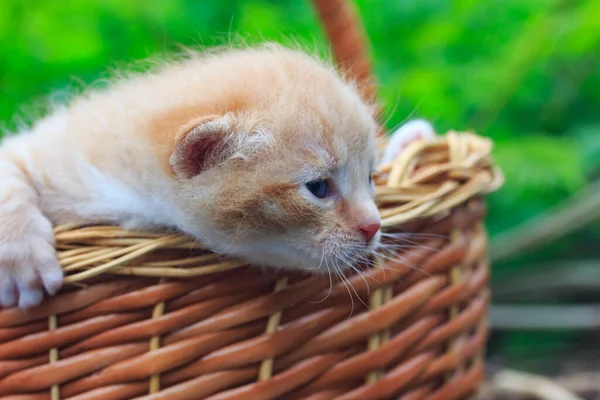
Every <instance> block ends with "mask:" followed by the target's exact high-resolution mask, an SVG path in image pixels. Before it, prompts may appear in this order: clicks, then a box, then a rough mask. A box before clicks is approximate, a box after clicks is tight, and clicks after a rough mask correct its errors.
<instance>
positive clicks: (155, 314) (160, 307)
mask: <svg viewBox="0 0 600 400" xmlns="http://www.w3.org/2000/svg"><path fill="white" fill-rule="evenodd" d="M164 282H165V279H164V278H161V279H160V281H159V283H164ZM164 313H165V302H164V301H161V302H160V303H157V304H156V306H154V309H153V310H152V319H157V318H160V317H162V316H163V315H164ZM149 347H150V351H156V350H158V349H159V348H160V336H158V335H157V336H152V339H150V346H149ZM159 391H160V374H154V375H152V376H151V377H150V384H149V393H150V394H152V393H158V392H159Z"/></svg>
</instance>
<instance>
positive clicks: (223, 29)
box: [0, 0, 600, 355]
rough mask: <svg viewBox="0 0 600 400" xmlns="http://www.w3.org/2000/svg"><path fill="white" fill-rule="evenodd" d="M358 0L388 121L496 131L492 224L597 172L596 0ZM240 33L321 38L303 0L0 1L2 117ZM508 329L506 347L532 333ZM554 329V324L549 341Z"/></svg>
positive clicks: (592, 252)
mask: <svg viewBox="0 0 600 400" xmlns="http://www.w3.org/2000/svg"><path fill="white" fill-rule="evenodd" d="M356 3H357V7H358V10H359V12H360V14H361V16H362V18H363V20H364V23H365V25H366V29H367V32H368V36H369V38H370V40H371V43H372V53H373V58H374V63H375V67H376V72H377V76H378V78H379V80H380V82H381V83H382V88H381V99H382V101H383V103H384V104H385V106H386V108H387V110H388V113H389V122H388V124H389V126H390V127H393V126H395V125H397V124H399V123H401V122H402V121H404V120H405V119H406V118H409V117H424V118H427V119H430V120H432V121H433V122H434V124H435V126H436V128H437V129H438V131H440V132H444V131H446V130H448V129H459V130H461V129H474V130H475V131H477V132H478V133H480V134H483V135H487V136H489V137H491V138H493V139H494V140H495V141H496V152H495V157H496V160H497V162H498V164H499V165H500V166H501V167H502V168H503V170H504V171H505V174H506V177H507V183H506V185H505V187H504V188H503V190H501V191H500V192H498V193H496V194H494V195H492V196H491V197H490V201H489V207H490V215H489V218H488V226H489V229H490V232H491V234H492V235H495V234H497V233H499V232H503V231H505V230H507V229H509V228H511V227H513V226H515V225H517V224H519V223H520V222H522V221H524V220H526V219H529V218H531V217H533V216H535V215H538V214H539V213H541V212H543V211H544V210H547V209H548V208H549V207H551V206H553V205H555V204H557V203H559V202H561V201H562V200H564V199H565V198H567V197H569V196H570V195H572V194H573V193H575V192H576V191H577V190H579V189H580V188H582V187H584V186H585V185H586V183H587V182H589V181H591V180H593V179H596V178H597V177H598V176H599V175H600V134H598V130H599V128H600V113H599V112H600V106H599V105H600V90H598V88H600V68H598V65H600V64H599V61H600V51H599V50H600V19H599V18H598V15H600V2H598V1H596V0H587V1H584V0H579V1H566V0H530V1H522V0H502V1H488V2H481V1H476V0H454V1H445V0H403V1H397V0H359V1H357V2H356ZM236 35H240V36H242V37H248V38H250V39H251V40H254V41H256V40H261V39H266V40H287V39H286V38H288V39H289V38H291V39H294V40H298V41H300V42H301V43H306V44H308V45H309V47H315V46H316V47H317V48H319V49H324V50H325V49H327V43H326V41H325V39H324V35H323V33H322V31H321V27H320V25H319V22H318V21H317V19H316V16H315V14H314V12H313V9H312V7H311V5H310V3H309V2H308V1H307V0H278V1H275V0H271V1H266V0H221V1H220V2H208V1H198V0H169V1H165V0H147V1H144V2H133V1H124V0H78V1H71V2H67V1H64V2H58V1H53V0H37V1H36V2H31V1H27V0H10V1H3V2H0V93H1V95H0V123H2V124H3V125H4V126H5V127H6V128H8V129H9V130H10V129H12V130H14V129H16V127H17V126H18V125H19V121H20V120H21V119H24V120H27V119H30V117H31V116H35V115H38V114H39V113H40V112H41V111H43V108H44V107H43V104H44V102H43V101H42V100H44V99H45V98H47V97H48V96H54V98H60V96H61V94H60V93H61V92H62V91H63V89H67V88H69V87H79V86H83V85H85V84H87V83H90V82H92V81H94V80H95V79H97V78H99V77H102V76H103V75H104V74H105V73H106V71H107V68H115V67H117V68H118V67H119V66H120V65H123V64H126V63H129V62H132V61H134V60H138V59H143V58H146V57H148V56H151V55H157V54H163V53H168V52H170V51H173V50H176V49H177V45H178V44H183V45H186V46H191V47H194V46H197V45H204V46H211V45H214V44H223V43H227V41H228V40H229V38H230V37H235V36H236ZM51 98H52V97H51ZM599 228H600V224H598V225H597V226H592V227H589V228H588V229H585V230H582V231H579V232H577V233H575V234H572V235H570V236H569V237H567V238H563V239H561V240H560V241H559V242H557V243H553V244H552V245H549V246H544V247H543V248H542V249H538V250H537V251H535V252H531V253H529V254H527V255H526V256H524V257H521V258H519V259H517V260H513V261H510V262H505V263H502V264H499V265H496V266H495V269H494V274H495V276H494V278H495V279H501V278H502V274H503V273H506V274H509V273H515V272H517V273H520V271H524V270H526V269H527V268H528V266H530V265H534V263H535V265H540V263H541V264H542V265H543V262H544V261H545V260H554V261H556V260H557V259H558V260H560V259H569V258H572V257H575V255H577V257H579V258H585V257H587V258H594V259H595V258H598V256H599V254H598V248H597V245H596V243H598V240H599V239H600V237H599V236H600V230H599ZM538 268H539V267H538ZM558 300H560V299H557V301H558ZM559 336H560V335H559ZM525 338H528V339H525ZM549 338H550V337H549ZM504 339H505V340H504V341H503V343H504V344H503V346H505V347H506V348H507V350H506V354H508V355H512V354H513V353H519V354H522V352H521V350H516V351H515V350H514V349H522V348H523V346H525V347H531V346H533V345H534V344H535V343H536V341H539V338H538V337H537V336H535V335H533V336H531V335H530V336H527V335H521V336H518V335H517V336H514V335H513V339H510V336H509V337H508V338H506V337H505V338H504ZM511 340H512V343H513V347H511V344H510V343H511ZM560 342H561V341H560V340H557V339H556V336H552V340H549V341H548V342H547V344H548V343H552V344H556V343H559V344H560ZM515 346H516V347H515ZM511 348H512V349H513V350H511Z"/></svg>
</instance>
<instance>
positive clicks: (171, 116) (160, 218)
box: [0, 45, 427, 307]
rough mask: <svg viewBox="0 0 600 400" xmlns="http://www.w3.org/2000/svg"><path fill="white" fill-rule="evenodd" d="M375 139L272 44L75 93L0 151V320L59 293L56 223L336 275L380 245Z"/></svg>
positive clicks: (368, 121)
mask: <svg viewBox="0 0 600 400" xmlns="http://www.w3.org/2000/svg"><path fill="white" fill-rule="evenodd" d="M409 128H410V126H409ZM413 128H414V127H413ZM417 128H418V129H421V130H422V129H423V126H418V127H417ZM425 130H427V129H425ZM409 131H410V132H408V133H407V132H406V131H405V132H404V133H403V137H407V135H408V136H411V135H413V134H414V132H416V130H415V129H409ZM375 132H376V122H375V121H374V118H373V115H372V114H371V107H370V106H369V105H368V104H366V103H365V102H364V101H363V100H362V99H361V97H360V95H359V93H358V91H357V90H356V89H355V88H354V86H353V85H352V84H350V83H348V82H346V81H345V80H344V79H342V78H341V77H340V75H339V74H338V73H336V71H335V69H334V68H332V67H331V66H329V65H327V64H325V63H323V62H321V61H319V60H317V59H315V58H312V57H310V56H308V55H306V54H305V53H303V52H300V51H296V50H290V49H286V48H283V47H280V46H278V45H265V46H261V47H257V48H248V49H241V50H234V49H230V50H226V51H222V52H219V53H214V54H211V55H197V56H193V57H190V58H189V59H186V60H184V61H180V62H176V63H173V64H169V65H165V66H162V67H161V68H159V69H157V70H155V71H151V72H148V73H145V74H139V75H134V76H130V77H128V78H125V79H123V80H120V81H118V82H116V83H114V84H113V85H112V86H111V87H109V88H108V89H106V90H96V91H89V92H88V93H85V94H84V95H81V96H79V97H77V98H76V99H75V100H74V101H73V102H72V103H71V104H70V105H69V106H68V107H65V108H61V109H58V110H56V111H55V112H53V113H52V114H50V115H48V116H47V117H45V118H43V119H41V120H40V121H39V122H37V123H36V124H35V125H33V127H32V128H31V129H29V130H27V131H24V132H20V133H19V134H18V135H14V136H11V137H7V138H5V140H4V141H3V142H2V145H1V147H0V176H1V179H2V185H1V186H0V305H2V306H4V307H8V306H13V305H16V304H18V305H19V306H20V307H29V306H32V305H35V304H38V303H39V302H40V301H41V300H42V298H43V295H44V290H45V291H46V292H47V293H49V294H54V293H55V292H56V291H57V290H58V289H59V288H60V286H61V284H62V278H63V277H62V272H61V269H60V267H59V264H58V262H57V260H56V256H55V249H54V236H53V231H52V227H53V226H54V225H58V224H65V223H77V224H80V223H81V224H84V223H85V224H94V223H109V224H119V225H121V226H123V227H124V228H126V229H144V228H152V227H173V228H176V229H178V230H181V231H183V232H186V233H188V234H191V235H194V236H195V237H197V238H198V239H199V240H200V241H202V242H203V243H204V244H205V245H207V246H208V247H209V248H211V249H213V250H214V251H216V252H219V253H226V254H229V255H232V256H237V257H240V258H242V259H245V260H247V261H249V262H251V263H254V264H257V265H264V266H272V267H283V268H296V269H313V270H314V269H319V270H323V271H327V270H328V269H329V268H339V269H346V268H348V267H349V266H348V265H347V264H346V262H345V261H344V260H355V259H357V258H361V257H363V256H365V255H367V254H369V253H370V252H372V251H373V250H374V249H375V247H376V246H377V244H378V242H379V237H380V233H379V226H380V225H379V213H378V210H377V207H376V205H375V203H374V201H373V185H372V183H371V179H370V175H371V173H372V172H373V170H374V169H375V167H376V161H377V160H376V138H375ZM400 142H402V140H401V141H400ZM400 142H398V143H396V144H395V145H394V149H393V150H389V147H388V150H386V151H387V152H388V153H389V154H394V152H396V153H397V151H399V149H400V148H401V147H402V143H404V142H405V141H404V142H402V143H400ZM390 151H391V152H392V153H390ZM388 153H386V154H388ZM389 154H388V156H387V161H390V157H391V156H390V155H389Z"/></svg>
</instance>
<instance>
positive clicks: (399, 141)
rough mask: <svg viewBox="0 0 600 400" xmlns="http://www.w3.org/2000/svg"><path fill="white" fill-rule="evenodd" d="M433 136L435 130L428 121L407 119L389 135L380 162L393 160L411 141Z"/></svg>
mask: <svg viewBox="0 0 600 400" xmlns="http://www.w3.org/2000/svg"><path fill="white" fill-rule="evenodd" d="M434 137H435V130H434V129H433V126H431V124H430V123H429V122H427V121H425V120H422V119H415V120H412V121H408V122H407V123H405V124H404V125H402V126H400V127H399V128H398V129H396V130H395V131H394V132H393V133H392V134H391V135H390V137H389V138H388V143H387V146H386V148H385V151H384V153H383V156H382V158H381V161H380V163H381V164H387V163H391V162H393V161H394V160H395V159H396V158H398V156H399V155H400V153H402V151H404V149H405V148H406V147H407V146H408V145H409V144H410V143H412V142H415V141H418V140H427V139H433V138H434Z"/></svg>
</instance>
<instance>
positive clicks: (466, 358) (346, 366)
mask: <svg viewBox="0 0 600 400" xmlns="http://www.w3.org/2000/svg"><path fill="white" fill-rule="evenodd" d="M315 5H316V6H317V9H318V11H319V14H320V16H321V18H322V20H323V21H324V23H325V26H326V28H327V32H328V35H329V38H330V39H331V43H332V47H333V50H334V54H335V57H336V59H337V61H338V62H340V63H341V65H343V66H344V67H345V68H347V69H348V70H349V71H350V73H351V74H353V75H354V76H356V77H357V79H359V80H360V81H362V82H367V83H368V84H365V95H366V96H372V95H373V94H374V89H373V88H374V86H373V85H372V83H369V82H370V80H369V78H370V72H369V69H370V67H369V63H368V60H367V58H366V52H365V48H364V44H363V40H362V32H361V29H360V25H359V23H358V21H357V19H356V16H355V14H354V13H353V9H352V7H351V6H349V5H348V4H346V3H345V2H343V1H337V0H336V1H332V0H322V1H315ZM490 150H491V143H490V141H489V140H486V139H484V138H481V137H478V136H476V135H474V134H470V133H455V132H450V133H448V134H447V135H445V136H441V137H440V138H439V139H437V140H436V141H431V142H424V143H415V144H412V145H411V146H410V147H409V148H408V149H407V151H406V152H404V153H403V154H402V155H401V156H400V158H399V159H397V160H396V161H395V162H394V163H393V165H389V166H385V167H382V168H381V170H380V171H379V172H378V173H377V175H376V177H375V183H376V192H377V202H378V205H379V207H380V211H381V215H382V226H383V229H384V230H387V231H394V232H400V231H403V232H414V233H420V234H419V235H416V236H414V237H412V236H410V235H409V236H407V238H408V239H410V241H409V240H408V239H407V240H406V241H405V242H404V244H406V246H405V250H403V252H402V253H400V254H396V255H394V258H393V259H390V258H389V257H387V258H383V257H382V258H381V259H379V260H377V262H376V263H374V265H373V266H363V268H364V269H363V273H362V275H349V276H348V279H347V281H334V282H333V286H332V287H330V280H329V276H326V277H323V276H311V275H305V274H300V273H294V274H286V275H283V274H282V273H278V272H274V271H264V270H258V269H256V268H252V267H250V266H246V265H245V264H244V263H243V262H241V261H239V260H234V259H222V258H219V257H218V256H216V255H215V254H212V253H210V252H209V251H206V250H204V249H202V247H201V246H200V245H199V244H198V243H197V242H195V241H194V240H192V239H191V238H188V237H183V236H177V235H158V234H149V233H137V232H125V231H122V230H120V229H118V228H115V227H104V226H101V227H74V226H70V227H58V228H57V229H56V235H57V252H58V257H59V260H60V262H61V264H62V266H63V267H64V270H65V273H66V276H67V278H66V281H67V285H66V286H65V288H64V289H63V290H62V291H61V293H60V294H59V295H57V296H56V297H54V298H51V299H49V300H47V301H46V302H45V303H43V304H42V305H40V306H38V307H36V308H34V309H31V310H29V311H28V312H24V311H22V310H19V309H16V308H12V309H4V310H0V398H2V399H5V398H6V399H9V398H10V399H31V400H33V399H36V400H38V399H52V400H57V399H78V400H80V399H110V400H113V399H131V398H143V399H312V400H316V399H333V398H335V399H361V400H364V399H388V398H401V399H442V400H450V399H459V398H465V397H467V396H468V395H469V394H471V393H472V392H473V391H474V390H475V389H476V388H477V386H478V385H479V383H480V382H481V381H482V379H483V373H484V362H483V349H484V345H485V341H486V335H487V328H486V318H485V315H486V307H487V302H488V297H489V296H488V291H487V279H488V264H487V261H486V254H485V253H486V234H485V230H484V228H483V226H482V219H483V217H484V214H485V209H484V204H483V202H482V201H481V199H480V197H479V196H480V195H482V194H484V193H487V192H489V191H492V190H495V189H496V188H498V187H499V186H500V185H501V183H502V175H501V174H500V172H499V171H497V170H496V169H495V168H494V166H493V165H492V163H491V161H490ZM350 286H351V287H352V289H350V291H349V290H348V287H350ZM349 293H351V295H349Z"/></svg>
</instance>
